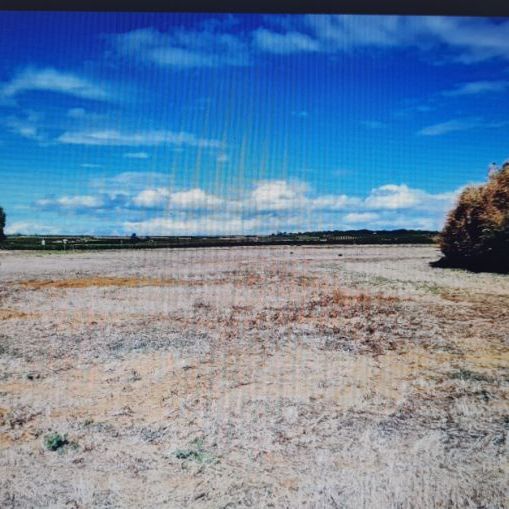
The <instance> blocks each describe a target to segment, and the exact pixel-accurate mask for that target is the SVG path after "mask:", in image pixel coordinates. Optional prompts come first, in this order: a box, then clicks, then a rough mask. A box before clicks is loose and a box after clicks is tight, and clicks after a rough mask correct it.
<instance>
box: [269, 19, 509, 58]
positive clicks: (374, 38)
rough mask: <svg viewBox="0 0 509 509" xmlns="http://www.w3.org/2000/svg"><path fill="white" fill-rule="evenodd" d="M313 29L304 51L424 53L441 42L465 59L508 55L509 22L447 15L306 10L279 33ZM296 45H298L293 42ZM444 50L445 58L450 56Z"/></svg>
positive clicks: (295, 47)
mask: <svg viewBox="0 0 509 509" xmlns="http://www.w3.org/2000/svg"><path fill="white" fill-rule="evenodd" d="M297 27H300V30H301V31H304V30H305V31H310V35H309V36H306V39H305V40H306V44H305V45H304V44H303V45H302V47H301V51H308V50H309V48H315V49H317V50H318V49H320V50H321V51H323V52H328V53H334V52H345V51H351V50H354V49H356V48H370V47H371V48H398V47H399V48H405V47H413V48H417V49H419V50H421V51H423V52H426V51H427V50H429V49H433V48H437V47H442V48H443V49H444V50H445V51H448V52H449V53H450V55H448V57H450V58H452V59H454V60H457V61H460V62H463V63H465V64H470V63H475V62H479V61H482V60H487V59H492V58H500V59H504V60H509V38H508V37H507V34H508V33H509V21H502V22H500V21H498V20H494V19H488V18H458V17H456V18H454V17H443V16H355V15H308V16H305V17H297V18H296V20H295V21H294V22H293V23H292V26H291V27H289V28H288V32H286V34H278V35H279V36H280V37H281V38H284V36H285V35H287V34H291V33H295V32H294V31H295V30H296V29H297ZM293 48H294V50H295V51H296V50H298V45H294V46H293ZM446 56H447V55H446V53H445V52H444V57H446Z"/></svg>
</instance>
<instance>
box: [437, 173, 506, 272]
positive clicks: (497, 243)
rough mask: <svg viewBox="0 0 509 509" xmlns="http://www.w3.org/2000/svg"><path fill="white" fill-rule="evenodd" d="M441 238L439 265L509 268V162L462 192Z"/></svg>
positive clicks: (476, 268) (487, 269) (498, 270)
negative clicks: (441, 256)
mask: <svg viewBox="0 0 509 509" xmlns="http://www.w3.org/2000/svg"><path fill="white" fill-rule="evenodd" d="M439 242H440V248H441V250H442V253H443V254H444V258H442V260H440V261H439V262H436V263H435V264H434V265H435V266H448V267H463V268H467V269H471V270H478V271H480V270H482V271H496V272H509V163H505V164H504V166H503V167H502V168H501V169H499V170H498V171H496V172H494V173H492V174H491V175H490V177H489V180H488V182H487V183H486V184H485V185H482V186H470V187H467V188H466V189H465V190H464V191H463V192H462V193H461V195H460V197H459V199H458V203H457V204H456V206H455V208H454V209H453V210H452V211H451V212H450V213H449V215H448V217H447V221H446V224H445V227H444V229H443V231H442V233H441V234H440V239H439Z"/></svg>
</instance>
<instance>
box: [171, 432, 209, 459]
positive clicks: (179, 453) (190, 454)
mask: <svg viewBox="0 0 509 509" xmlns="http://www.w3.org/2000/svg"><path fill="white" fill-rule="evenodd" d="M175 456H176V457H177V459H179V460H190V461H195V462H197V463H201V464H205V463H215V462H216V461H217V459H216V458H215V457H214V455H213V454H211V453H210V452H208V451H207V450H205V448H204V447H203V440H201V439H200V438H196V439H195V440H193V441H192V442H191V444H190V447H189V448H188V449H177V450H176V451H175Z"/></svg>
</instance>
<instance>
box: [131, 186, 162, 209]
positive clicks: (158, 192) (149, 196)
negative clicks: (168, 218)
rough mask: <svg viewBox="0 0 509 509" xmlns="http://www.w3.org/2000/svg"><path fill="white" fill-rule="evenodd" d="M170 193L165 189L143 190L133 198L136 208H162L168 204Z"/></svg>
mask: <svg viewBox="0 0 509 509" xmlns="http://www.w3.org/2000/svg"><path fill="white" fill-rule="evenodd" d="M169 197H170V192H169V191H168V190H167V189H165V188H162V187H160V188H157V189H145V190H143V191H141V192H140V193H138V194H137V195H136V196H135V197H134V198H133V203H134V205H136V206H137V207H148V208H152V207H164V206H165V205H167V204H168V198H169Z"/></svg>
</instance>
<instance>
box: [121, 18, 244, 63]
mask: <svg viewBox="0 0 509 509" xmlns="http://www.w3.org/2000/svg"><path fill="white" fill-rule="evenodd" d="M112 40H113V43H114V45H115V47H116V49H117V51H118V52H119V53H120V54H121V55H123V56H126V57H131V58H135V59H138V60H140V59H141V60H142V61H145V62H150V63H153V64H157V65H160V66H166V67H174V68H179V69H190V68H197V67H219V66H225V65H228V66H243V65H246V64H247V63H248V61H249V52H248V48H247V45H246V43H245V41H244V40H243V39H242V38H241V37H240V36H237V35H234V34H231V33H227V32H225V31H221V30H218V29H216V28H215V27H213V26H211V25H208V27H206V28H203V29H202V30H184V29H178V30H172V31H169V32H160V31H158V30H156V29H154V28H150V27H149V28H142V29H138V30H133V31H131V32H127V33H124V34H119V35H115V36H112Z"/></svg>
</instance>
